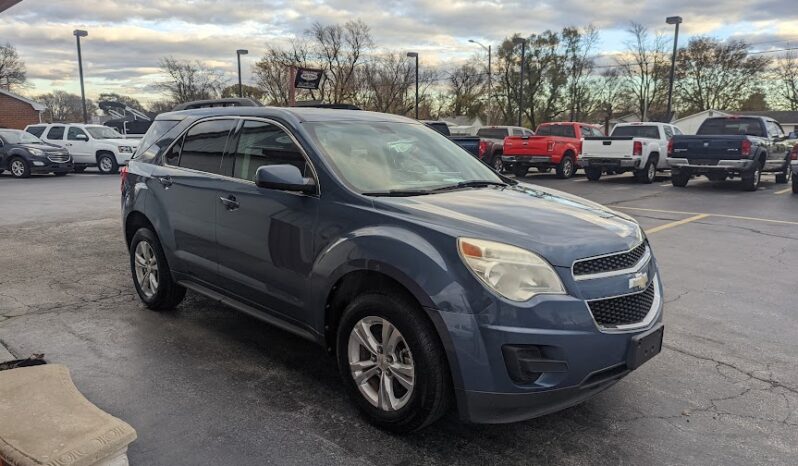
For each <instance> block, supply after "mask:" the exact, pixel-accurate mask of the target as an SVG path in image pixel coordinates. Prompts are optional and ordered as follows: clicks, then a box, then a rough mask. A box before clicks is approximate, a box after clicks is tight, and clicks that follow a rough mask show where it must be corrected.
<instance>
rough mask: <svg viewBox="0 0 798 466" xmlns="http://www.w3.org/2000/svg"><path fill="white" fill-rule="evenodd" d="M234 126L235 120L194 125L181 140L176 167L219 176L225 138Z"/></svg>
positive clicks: (225, 143)
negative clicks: (181, 146) (181, 144)
mask: <svg viewBox="0 0 798 466" xmlns="http://www.w3.org/2000/svg"><path fill="white" fill-rule="evenodd" d="M235 124H236V120H212V121H205V122H202V123H199V124H197V125H195V126H194V127H193V128H191V129H190V130H189V131H188V133H187V134H186V137H185V138H184V139H183V148H182V150H181V151H180V161H179V162H178V166H180V167H183V168H190V169H192V170H199V171H203V172H207V173H216V174H221V173H222V155H223V154H224V149H225V146H226V145H227V136H228V135H229V134H230V130H231V129H233V127H234V126H235ZM167 161H169V156H168V155H167Z"/></svg>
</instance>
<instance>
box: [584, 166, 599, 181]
mask: <svg viewBox="0 0 798 466" xmlns="http://www.w3.org/2000/svg"><path fill="white" fill-rule="evenodd" d="M585 175H587V179H588V180H590V181H598V180H599V179H601V169H600V168H593V167H588V168H585Z"/></svg>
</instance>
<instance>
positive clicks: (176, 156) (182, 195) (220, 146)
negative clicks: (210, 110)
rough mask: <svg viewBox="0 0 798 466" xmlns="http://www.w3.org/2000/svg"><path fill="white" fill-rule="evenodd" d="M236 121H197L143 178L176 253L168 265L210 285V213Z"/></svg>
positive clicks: (213, 256)
mask: <svg viewBox="0 0 798 466" xmlns="http://www.w3.org/2000/svg"><path fill="white" fill-rule="evenodd" d="M236 123H237V120H236V119H232V118H221V119H212V120H204V121H201V122H199V123H196V124H195V125H194V126H192V127H191V128H189V130H188V131H187V132H186V134H185V135H184V136H183V137H182V138H179V139H178V140H177V141H176V142H175V143H174V145H173V146H172V147H171V148H170V149H169V150H168V151H167V153H166V154H165V157H164V160H163V163H162V164H161V165H156V166H155V168H154V169H153V173H152V176H151V178H150V179H149V180H148V187H149V190H150V194H151V200H152V202H155V203H157V204H158V206H157V207H158V208H157V210H158V211H160V212H163V213H164V214H165V216H166V221H168V223H169V225H168V231H170V232H171V234H172V235H171V241H172V244H170V245H168V247H170V248H171V251H172V254H173V256H174V257H175V258H176V263H175V264H172V268H173V269H174V270H176V271H177V272H180V273H183V274H185V275H187V276H188V277H190V278H191V279H193V280H197V281H199V282H203V283H205V284H206V285H209V286H213V285H214V284H215V283H216V281H217V277H218V274H217V269H218V252H217V246H216V222H215V218H216V208H217V206H218V205H219V203H220V201H219V197H220V195H221V194H220V191H219V185H220V182H221V180H222V179H223V177H222V175H221V173H222V156H223V155H224V151H225V148H226V146H227V140H228V136H229V135H230V132H231V130H232V129H233V128H234V127H235V125H236ZM148 202H150V200H149V199H148ZM161 229H162V230H163V229H164V228H161Z"/></svg>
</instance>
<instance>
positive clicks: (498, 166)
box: [490, 154, 504, 173]
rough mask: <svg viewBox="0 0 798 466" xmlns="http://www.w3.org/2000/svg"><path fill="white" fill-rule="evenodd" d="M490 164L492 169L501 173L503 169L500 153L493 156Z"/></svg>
mask: <svg viewBox="0 0 798 466" xmlns="http://www.w3.org/2000/svg"><path fill="white" fill-rule="evenodd" d="M490 164H491V166H492V167H493V169H494V170H496V171H497V172H499V173H501V172H502V171H503V170H504V162H502V155H501V154H496V155H494V156H493V161H491V163H490Z"/></svg>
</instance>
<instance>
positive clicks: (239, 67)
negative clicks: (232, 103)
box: [236, 49, 249, 97]
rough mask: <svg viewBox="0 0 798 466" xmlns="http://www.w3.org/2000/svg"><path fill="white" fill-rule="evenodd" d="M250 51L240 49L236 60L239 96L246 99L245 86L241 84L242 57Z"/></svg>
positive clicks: (237, 51)
mask: <svg viewBox="0 0 798 466" xmlns="http://www.w3.org/2000/svg"><path fill="white" fill-rule="evenodd" d="M248 53H249V50H246V49H238V50H236V58H237V59H238V96H239V97H244V86H243V85H242V84H241V55H246V54H248Z"/></svg>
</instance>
